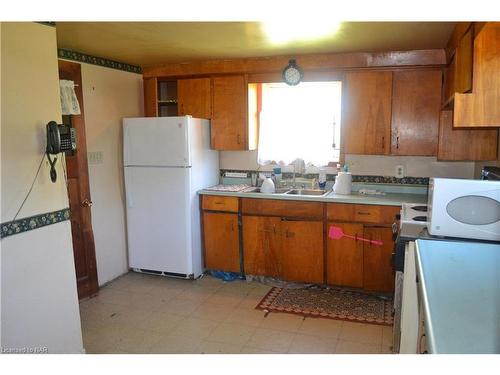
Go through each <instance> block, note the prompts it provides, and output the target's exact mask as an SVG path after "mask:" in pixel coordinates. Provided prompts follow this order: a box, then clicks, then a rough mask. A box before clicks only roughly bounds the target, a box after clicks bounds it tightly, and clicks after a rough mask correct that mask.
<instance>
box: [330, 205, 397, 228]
mask: <svg viewBox="0 0 500 375" xmlns="http://www.w3.org/2000/svg"><path fill="white" fill-rule="evenodd" d="M400 210H401V207H399V206H377V205H369V204H348V203H328V205H327V211H326V212H327V218H328V220H333V221H347V222H351V221H352V222H358V223H370V224H392V223H393V222H394V219H395V216H396V214H398V213H399V211H400Z"/></svg>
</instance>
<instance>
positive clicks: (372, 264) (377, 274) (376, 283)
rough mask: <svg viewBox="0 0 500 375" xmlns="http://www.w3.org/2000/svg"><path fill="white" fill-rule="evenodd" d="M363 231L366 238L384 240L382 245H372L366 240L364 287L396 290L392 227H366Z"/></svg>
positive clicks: (366, 288) (370, 289)
mask: <svg viewBox="0 0 500 375" xmlns="http://www.w3.org/2000/svg"><path fill="white" fill-rule="evenodd" d="M363 232H364V236H365V238H368V239H370V240H379V241H382V242H383V245H382V246H377V245H371V244H369V243H366V242H365V243H364V245H363V289H364V290H368V291H377V292H392V291H393V290H394V271H393V269H392V253H393V251H394V242H393V240H392V229H391V228H385V227H365V228H364V231H363Z"/></svg>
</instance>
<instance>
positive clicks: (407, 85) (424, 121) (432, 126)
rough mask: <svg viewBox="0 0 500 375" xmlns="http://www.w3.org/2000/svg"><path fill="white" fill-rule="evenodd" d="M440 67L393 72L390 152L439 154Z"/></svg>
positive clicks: (394, 153) (397, 153) (396, 153)
mask: <svg viewBox="0 0 500 375" xmlns="http://www.w3.org/2000/svg"><path fill="white" fill-rule="evenodd" d="M441 83H442V82H441V71H440V70H421V71H399V72H394V77H393V98H392V133H391V139H392V143H391V153H392V154H393V155H427V156H435V155H436V154H437V136H438V127H439V112H440V107H441Z"/></svg>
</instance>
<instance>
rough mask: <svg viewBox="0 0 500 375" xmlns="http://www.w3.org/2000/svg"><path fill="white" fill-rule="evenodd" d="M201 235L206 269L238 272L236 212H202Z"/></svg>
mask: <svg viewBox="0 0 500 375" xmlns="http://www.w3.org/2000/svg"><path fill="white" fill-rule="evenodd" d="M203 236H204V237H203V239H204V245H205V267H206V268H207V269H210V270H216V271H228V272H240V246H239V245H240V240H239V231H238V215H237V214H227V213H215V212H204V213H203Z"/></svg>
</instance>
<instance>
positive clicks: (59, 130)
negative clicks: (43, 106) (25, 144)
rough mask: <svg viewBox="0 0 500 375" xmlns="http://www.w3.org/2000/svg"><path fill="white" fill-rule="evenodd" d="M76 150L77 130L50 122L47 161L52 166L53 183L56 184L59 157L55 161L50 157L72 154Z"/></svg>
mask: <svg viewBox="0 0 500 375" xmlns="http://www.w3.org/2000/svg"><path fill="white" fill-rule="evenodd" d="M75 150H76V132H75V129H74V128H72V127H70V126H68V125H59V124H57V123H56V122H55V121H50V122H49V123H48V124H47V148H46V153H47V159H48V160H49V164H50V179H51V181H52V182H56V180H57V173H56V168H55V165H56V162H57V156H56V157H54V160H52V159H51V158H50V155H58V154H59V153H61V152H66V153H68V152H71V153H73V151H75Z"/></svg>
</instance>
